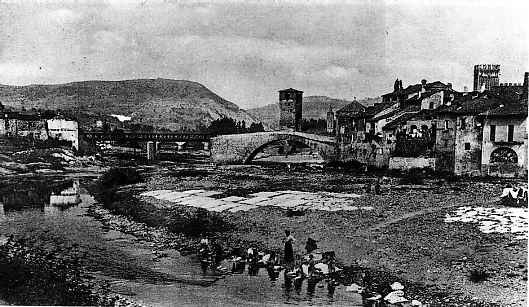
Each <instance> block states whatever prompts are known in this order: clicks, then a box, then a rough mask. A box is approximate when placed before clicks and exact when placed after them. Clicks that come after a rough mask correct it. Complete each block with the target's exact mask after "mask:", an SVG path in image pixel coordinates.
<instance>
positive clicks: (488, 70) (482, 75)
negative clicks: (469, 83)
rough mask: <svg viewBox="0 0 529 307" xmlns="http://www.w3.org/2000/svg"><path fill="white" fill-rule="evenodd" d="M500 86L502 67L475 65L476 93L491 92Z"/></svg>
mask: <svg viewBox="0 0 529 307" xmlns="http://www.w3.org/2000/svg"><path fill="white" fill-rule="evenodd" d="M499 84H500V65H497V64H480V65H474V91H483V90H491V89H492V87H493V86H497V85H499Z"/></svg>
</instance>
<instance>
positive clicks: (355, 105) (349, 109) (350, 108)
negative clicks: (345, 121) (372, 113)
mask: <svg viewBox="0 0 529 307" xmlns="http://www.w3.org/2000/svg"><path fill="white" fill-rule="evenodd" d="M365 110H366V107H364V106H363V105H362V104H361V103H360V102H358V101H356V100H354V101H353V102H351V103H350V104H348V105H346V106H345V107H343V108H341V109H339V110H338V111H336V113H337V114H338V113H363V112H365Z"/></svg>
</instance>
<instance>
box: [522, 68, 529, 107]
mask: <svg viewBox="0 0 529 307" xmlns="http://www.w3.org/2000/svg"><path fill="white" fill-rule="evenodd" d="M528 98H529V72H525V74H524V76H523V92H522V101H526V102H527V100H528Z"/></svg>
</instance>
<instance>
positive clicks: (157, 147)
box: [154, 142, 161, 159]
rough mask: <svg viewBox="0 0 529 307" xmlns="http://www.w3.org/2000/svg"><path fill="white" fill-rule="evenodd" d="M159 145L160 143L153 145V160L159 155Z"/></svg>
mask: <svg viewBox="0 0 529 307" xmlns="http://www.w3.org/2000/svg"><path fill="white" fill-rule="evenodd" d="M160 144H161V142H155V143H154V158H155V159H157V158H158V155H159V152H160V149H161V148H160V147H161V146H160Z"/></svg>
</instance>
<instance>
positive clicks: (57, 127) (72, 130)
mask: <svg viewBox="0 0 529 307" xmlns="http://www.w3.org/2000/svg"><path fill="white" fill-rule="evenodd" d="M46 124H47V127H48V136H49V137H50V138H52V139H56V140H60V141H67V142H70V143H71V144H72V147H73V148H74V149H75V150H79V124H78V123H77V121H75V120H69V119H66V118H64V117H55V118H50V119H48V120H46Z"/></svg>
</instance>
